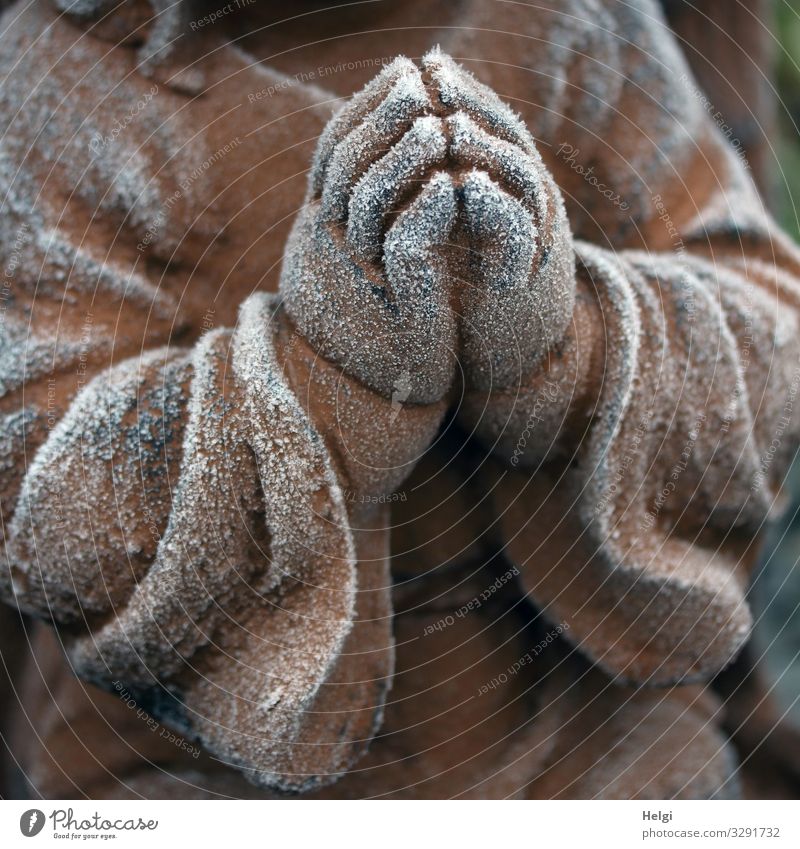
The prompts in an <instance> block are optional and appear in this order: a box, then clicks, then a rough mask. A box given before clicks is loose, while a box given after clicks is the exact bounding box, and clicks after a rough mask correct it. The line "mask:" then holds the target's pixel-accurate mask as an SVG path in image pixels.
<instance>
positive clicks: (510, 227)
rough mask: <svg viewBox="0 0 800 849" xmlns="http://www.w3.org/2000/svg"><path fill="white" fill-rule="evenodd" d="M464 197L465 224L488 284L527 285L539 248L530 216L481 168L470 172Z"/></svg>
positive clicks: (502, 286)
mask: <svg viewBox="0 0 800 849" xmlns="http://www.w3.org/2000/svg"><path fill="white" fill-rule="evenodd" d="M462 197H463V199H464V219H465V225H466V228H467V232H468V233H469V235H470V237H471V239H472V244H473V248H474V250H476V253H477V258H478V265H479V267H480V276H481V278H482V280H483V281H484V282H485V283H486V285H487V287H488V288H491V289H496V290H499V289H507V288H515V287H516V288H519V287H520V286H526V285H527V282H528V279H529V278H530V273H531V266H532V263H533V256H534V253H535V251H536V228H535V226H534V224H533V222H532V221H531V218H530V215H529V214H528V213H527V211H526V210H525V209H524V208H523V206H522V204H521V203H520V202H519V201H518V200H517V199H516V198H514V197H512V196H511V195H509V194H508V193H507V192H504V191H503V190H502V189H501V188H500V186H498V185H497V183H495V182H494V180H492V179H491V177H489V175H488V174H485V173H483V172H482V171H473V172H472V173H470V174H468V175H467V178H466V179H465V180H464V186H463V189H462Z"/></svg>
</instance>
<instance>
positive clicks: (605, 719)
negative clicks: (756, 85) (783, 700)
mask: <svg viewBox="0 0 800 849" xmlns="http://www.w3.org/2000/svg"><path fill="white" fill-rule="evenodd" d="M544 5H545V7H546V8H543V9H541V10H540V11H539V12H538V13H537V14H536V15H532V14H531V12H530V9H527V8H526V7H524V6H521V5H519V4H513V5H512V4H495V3H485V2H479V0H470V2H465V3H463V4H446V3H436V4H427V3H422V2H411V3H408V4H403V7H402V24H401V25H402V27H408V30H407V31H406V30H397V29H393V26H394V25H395V24H396V23H397V20H399V19H396V18H395V17H394V16H396V15H400V14H401V12H400V5H399V4H395V5H392V4H388V6H387V4H372V5H370V6H367V7H364V9H363V10H360V11H359V12H358V17H357V19H356V18H354V17H353V16H354V15H356V12H355V11H354V10H353V9H350V10H331V11H328V12H324V13H322V12H321V13H319V14H318V15H312V16H310V17H309V18H308V19H306V20H304V19H303V18H297V19H295V20H290V21H286V22H284V23H280V24H277V25H275V26H265V27H263V28H261V27H260V25H261V24H268V23H270V22H273V23H274V20H273V18H274V16H275V15H276V14H277V11H276V8H275V7H274V6H273V4H269V3H261V4H258V5H257V7H256V8H254V9H253V10H252V16H250V14H249V13H248V15H247V16H244V15H238V16H231V17H230V19H225V20H224V21H222V22H220V23H218V24H215V25H214V26H208V27H202V28H200V29H199V31H198V32H197V33H195V31H194V29H192V28H191V27H189V30H190V32H191V35H189V33H187V32H186V28H187V26H188V22H189V21H190V20H191V19H192V15H193V13H194V12H195V11H196V12H197V15H198V16H199V15H200V14H201V12H202V11H203V10H201V8H200V7H197V8H196V9H195V7H194V6H193V5H190V4H181V6H180V7H179V8H176V11H175V14H174V15H173V14H167V15H164V16H162V18H161V19H160V21H159V23H157V24H155V25H152V26H149V25H148V26H147V27H146V28H141V29H140V30H139V31H137V27H138V26H139V23H140V21H141V20H143V12H142V8H143V7H142V4H139V3H129V4H126V5H125V6H124V7H123V9H122V10H121V12H120V15H121V17H120V18H119V19H118V22H115V21H114V20H113V19H112V20H111V21H109V22H107V23H106V24H105V25H104V26H103V27H102V28H101V30H99V31H98V32H94V31H93V29H92V20H93V14H92V13H91V12H90V13H89V14H88V15H87V16H83V18H82V19H81V20H79V21H77V22H76V21H68V20H67V19H66V18H64V17H57V16H56V15H55V14H54V12H53V9H52V7H51V6H49V5H48V4H47V3H45V2H39V3H35V4H33V5H32V6H31V7H30V8H27V9H25V10H21V9H20V13H19V16H18V17H17V18H16V19H14V20H11V12H9V13H7V15H6V17H5V18H4V19H3V20H4V22H6V21H7V22H8V27H9V28H8V29H7V30H6V31H5V32H4V34H3V45H4V50H3V51H0V73H2V74H3V75H4V77H5V79H4V83H3V87H2V92H0V105H1V106H2V110H3V114H4V115H5V116H6V118H5V127H4V129H5V139H6V141H5V142H4V144H5V147H4V158H3V160H2V170H0V182H1V183H2V186H3V191H4V195H5V197H6V207H7V212H6V215H5V216H4V218H3V219H2V224H0V238H1V239H2V244H3V247H2V250H3V251H4V254H5V255H4V261H5V265H6V267H11V265H12V264H13V269H14V273H13V275H12V278H13V284H12V286H11V288H10V290H9V292H10V297H9V299H8V307H7V309H6V311H5V312H4V327H3V332H4V333H5V336H4V338H3V341H2V344H3V348H2V357H3V359H2V363H3V371H2V373H1V374H0V379H2V393H0V415H2V419H1V420H0V426H1V427H2V430H3V435H4V437H7V438H6V439H5V442H4V448H3V454H2V466H0V471H1V472H2V476H1V477H0V510H2V516H3V529H4V534H5V539H4V546H5V548H4V554H5V558H6V560H7V562H8V566H9V569H8V570H7V572H6V571H5V570H4V573H3V574H2V576H0V588H2V591H3V593H4V596H5V598H6V600H8V601H10V602H11V603H13V604H15V605H18V606H19V607H20V608H21V609H22V610H23V611H24V612H25V613H26V614H28V615H29V616H32V617H36V618H38V619H42V620H45V621H48V622H53V623H54V624H56V625H57V626H58V627H57V630H56V631H50V630H48V626H47V625H42V624H36V625H32V624H30V623H29V624H28V626H27V627H28V629H29V631H28V632H29V633H30V634H31V635H32V638H33V644H34V649H35V653H36V656H37V658H38V660H39V663H38V664H34V663H30V662H28V663H26V664H25V669H24V670H23V672H22V673H20V675H19V680H20V681H21V690H20V692H21V704H20V705H19V708H18V711H17V715H16V717H15V719H14V720H13V724H12V726H11V734H10V738H9V739H10V745H11V748H12V753H13V756H14V758H15V759H16V761H17V763H18V764H19V766H20V768H21V771H22V774H23V776H24V778H25V780H26V781H27V785H26V786H27V792H30V793H32V794H41V795H44V796H50V797H54V796H55V797H57V796H64V795H68V796H74V795H81V794H86V795H89V796H96V797H113V796H137V795H152V796H164V797H169V798H173V797H175V798H177V797H181V796H190V797H196V796H206V795H208V796H213V795H229V796H243V795H252V794H257V793H259V792H261V793H264V794H266V795H269V794H275V793H290V792H291V793H294V792H304V793H309V794H312V795H313V794H316V795H327V796H333V797H343V798H348V797H360V796H422V797H434V798H440V797H446V796H447V797H449V796H474V797H481V798H482V797H503V798H504V797H509V796H517V797H532V798H550V797H557V796H578V797H594V796H608V797H614V798H620V797H639V798H665V797H693V798H697V797H701V798H706V797H713V796H718V797H725V796H732V795H735V794H736V793H738V792H739V786H740V784H741V782H740V781H739V776H738V775H737V770H736V765H735V756H734V754H733V749H732V748H731V746H730V744H728V743H727V742H726V739H725V737H724V735H723V732H722V730H721V729H722V727H723V720H724V716H723V711H722V710H721V708H720V705H719V703H718V702H717V701H716V700H715V698H714V697H713V696H712V695H711V693H710V691H709V690H708V689H707V688H705V686H704V685H705V683H706V682H707V681H708V680H709V679H710V678H711V677H712V676H714V675H715V674H716V673H717V672H718V671H719V670H720V669H721V668H722V667H724V666H725V665H726V664H727V663H728V662H729V661H730V660H731V659H732V658H733V657H734V656H735V655H736V653H737V651H739V649H740V648H741V646H742V645H743V643H744V641H745V640H746V638H747V634H748V629H749V625H750V620H749V615H748V612H747V607H746V602H745V599H744V592H745V589H746V581H747V575H748V571H749V567H750V564H751V562H752V559H753V552H754V540H755V539H756V538H757V535H758V532H759V531H760V529H761V527H762V525H763V523H764V522H765V521H766V520H767V519H768V518H769V516H770V513H771V511H772V510H773V509H774V506H775V502H776V499H777V497H778V495H779V485H780V481H781V477H782V474H783V471H784V469H785V466H786V463H787V462H788V458H789V457H790V456H791V455H792V453H793V451H794V449H795V447H796V444H797V433H798V430H800V428H798V423H797V421H796V416H795V415H794V394H793V393H796V391H797V382H798V378H797V372H796V368H797V362H798V356H799V355H800V336H798V333H797V330H798V327H797V324H798V317H797V312H796V310H797V307H798V300H799V299H800V295H798V292H800V289H798V275H799V274H800V259H799V258H798V254H797V252H796V250H795V249H794V247H793V246H792V245H790V244H789V243H788V240H787V239H786V238H785V237H784V236H783V235H782V234H781V233H780V232H779V231H778V230H777V228H776V227H775V225H774V224H773V222H772V221H771V220H770V219H769V217H768V215H767V214H766V213H765V212H764V211H763V209H762V206H761V203H760V200H759V198H758V195H757V193H756V191H755V189H754V188H753V186H752V184H751V182H750V181H749V178H748V176H747V174H746V172H745V170H744V168H743V165H742V163H741V162H740V161H739V160H738V159H737V157H736V156H735V154H734V153H732V152H731V151H730V149H729V148H728V147H727V146H726V143H725V140H724V138H723V137H722V136H721V135H720V134H719V132H718V130H717V128H715V127H714V126H713V122H712V121H711V120H710V118H709V116H708V114H707V113H706V112H705V111H704V110H703V108H702V106H701V105H700V103H699V102H698V99H697V97H695V96H694V94H693V86H694V83H693V81H692V78H691V74H690V72H689V70H688V67H687V66H686V65H685V62H684V60H683V58H682V57H681V54H680V52H679V51H678V49H677V48H676V45H675V42H674V40H673V39H672V36H671V35H670V33H669V30H668V28H667V27H666V25H665V23H664V22H663V21H662V20H661V18H660V17H659V13H658V11H657V8H656V6H655V4H654V3H651V2H646V0H640V2H639V3H638V4H632V5H630V4H618V3H614V2H608V3H602V4H600V6H599V7H597V8H596V7H595V4H591V13H590V10H589V5H590V4H588V3H584V2H582V0H574V1H573V2H568V3H553V4H544ZM551 6H552V8H550V7H551ZM102 8H104V7H102V6H100V5H98V7H97V9H98V11H101V10H102ZM159 8H161V7H159ZM15 14H16V13H15ZM415 21H416V22H418V23H419V22H423V21H424V22H425V27H426V28H422V27H418V28H416V29H415V28H414V22H415ZM377 24H382V27H378V26H377ZM376 29H379V30H380V31H379V32H377V33H376V32H375V30H376ZM181 32H182V33H184V37H183V38H182V39H181V41H180V48H179V49H175V50H169V49H167V48H166V47H165V46H164V44H165V43H166V42H168V41H169V38H168V37H169V36H170V35H174V34H176V33H181ZM244 32H249V35H248V37H247V38H246V39H244V40H243V41H242V42H241V44H238V45H236V46H234V45H232V44H231V43H230V42H229V39H231V38H232V37H234V36H238V35H241V34H242V33H244ZM45 33H46V37H45V35H44V34H45ZM406 33H407V34H406ZM122 34H124V36H125V37H124V43H123V44H121V45H117V46H113V45H114V44H115V42H116V41H118V40H119V39H120V37H121V36H122ZM315 34H316V35H321V34H325V37H326V40H325V41H320V39H318V38H315V37H314V36H315ZM109 39H110V41H109ZM299 41H302V43H303V45H305V46H302V47H301V46H298V47H297V49H296V50H291V49H282V50H277V49H276V47H278V46H282V47H283V48H287V47H290V46H296V45H297V44H298V42H299ZM437 42H438V43H440V44H441V49H435V50H431V48H432V47H433V45H434V44H435V43H437ZM310 44H313V45H314V46H313V49H312V48H311V47H309V46H308V45H310ZM34 45H35V46H34ZM110 45H112V46H110ZM401 51H405V52H407V53H409V54H410V55H411V56H412V57H413V61H412V60H411V59H397V60H395V61H393V62H391V64H388V60H389V59H390V58H393V57H394V56H395V55H396V54H398V53H400V52H401ZM276 53H279V54H280V55H279V56H275V54H276ZM378 54H380V55H384V54H385V57H386V59H387V65H386V67H385V68H383V70H381V71H380V73H378V70H379V67H380V64H381V63H380V62H378V64H377V65H376V64H375V63H374V60H375V58H376V56H377V55H378ZM423 54H424V55H423ZM451 55H452V56H455V57H456V58H457V59H458V60H459V62H460V63H461V64H459V62H456V61H454V60H453V59H451V58H450V56H451ZM353 57H362V58H363V57H371V58H372V60H373V63H372V64H371V65H370V64H368V63H366V62H365V61H362V62H361V63H360V64H359V65H358V66H355V65H354V67H353V69H352V72H351V71H350V70H348V65H347V63H348V62H352V59H353ZM259 59H261V60H262V61H260V62H259V61H258V60H259ZM140 63H141V64H140ZM342 63H344V65H342ZM337 65H342V70H341V71H338V70H334V71H331V72H330V73H328V72H326V73H325V74H321V73H320V70H321V69H336V68H337ZM312 67H313V68H314V69H316V70H315V73H314V77H313V79H312V78H311V77H310V76H309V69H310V68H312ZM465 67H466V68H469V70H471V71H473V72H474V74H475V76H472V75H471V74H470V73H469V72H468V71H467V70H465ZM304 75H305V76H304ZM40 78H41V80H42V84H41V85H38V86H34V88H33V89H31V79H36V80H38V79H40ZM370 80H371V81H370ZM365 85H366V87H364V86H365ZM354 91H356V92H357V93H356V94H355V96H354V97H352V98H351V99H349V100H347V101H346V102H345V104H344V108H343V109H342V110H341V111H339V112H337V113H336V116H335V117H334V118H333V119H332V120H330V121H329V115H330V111H331V107H332V105H334V104H335V103H336V101H337V100H339V99H341V98H347V97H349V95H350V94H352V93H353V92H354ZM514 110H516V111H514ZM517 113H519V114H517ZM315 151H316V152H315ZM309 169H310V170H309ZM307 171H308V172H309V173H308V175H307V174H306V172H307ZM306 184H307V185H306ZM292 221H294V225H293V230H292V233H291V235H289V226H290V224H291V223H292ZM287 236H288V242H287ZM573 237H574V238H573ZM284 250H285V255H284ZM282 258H283V264H282V266H281V259H282ZM279 271H280V283H279ZM270 293H273V294H270ZM91 378H94V379H93V380H91V382H89V381H90V379H91ZM776 440H777V441H776ZM5 446H7V447H5ZM426 452H427V453H426ZM400 491H402V493H403V494H404V495H405V496H406V497H405V498H404V499H401V500H398V499H397V498H395V496H394V495H393V493H397V492H400ZM476 502H477V503H478V504H480V505H481V506H480V509H479V510H475V513H474V518H469V519H467V520H466V521H465V518H466V517H470V516H471V515H472V511H473V509H474V506H475V504H476ZM390 531H391V540H390ZM390 544H391V549H392V552H393V553H395V554H396V557H394V558H391V560H392V569H393V573H394V574H393V575H392V574H390V556H389V554H390ZM393 583H394V587H392V584H393ZM492 587H493V588H494V589H491V588H492ZM393 604H394V609H393V606H392V605H393ZM451 620H452V621H451ZM54 635H57V636H54ZM8 639H9V638H6V641H7V642H8ZM11 639H15V640H19V639H20V637H19V636H18V635H17V636H16V637H13V638H11ZM62 647H63V649H64V650H65V652H66V654H64V653H62ZM5 654H6V650H5V649H4V655H5ZM395 655H396V657H395ZM592 664H596V666H593V665H592ZM73 671H75V672H77V673H78V675H79V676H80V677H81V678H82V679H85V680H88V681H91V682H93V683H94V684H97V685H99V686H100V687H102V688H104V689H105V690H106V691H109V692H110V693H112V694H116V695H109V692H106V693H103V692H101V691H100V690H99V689H96V688H95V687H93V686H91V685H87V684H85V683H83V682H82V681H81V680H79V679H78V678H76V677H75V676H74V675H73ZM653 684H660V685H663V687H664V688H663V689H652V688H651V685H653ZM390 687H391V689H390ZM762 689H763V688H762ZM734 690H736V688H734ZM740 695H741V694H739V695H737V694H736V693H734V694H732V695H731V699H732V700H733V702H734V707H735V705H736V699H738V698H739V696H740ZM132 705H133V707H132ZM743 709H744V710H745V711H746V708H743ZM144 711H146V713H144ZM734 715H735V711H734ZM151 723H155V727H156V729H157V731H154V730H153V725H152V724H151ZM766 725H769V722H767V723H766ZM749 728H750V730H751V731H752V734H753V735H754V736H755V742H754V739H753V737H752V736H751V737H750V738H748V737H747V735H746V734H745V737H744V740H745V743H746V745H747V746H749V747H750V749H751V750H754V751H758V750H759V747H758V737H759V735H760V736H761V737H764V736H765V734H766V731H767V730H768V729H767V728H765V724H762V725H761V726H759V725H758V723H755V724H752V723H751V725H750V726H749ZM162 729H171V731H168V732H165V734H164V736H162V733H161V731H162ZM34 731H35V733H32V732H34ZM170 734H171V735H172V737H170ZM739 736H740V737H741V736H742V735H741V734H740V735H739ZM175 737H177V740H176V739H174V738H175ZM165 738H166V739H165ZM735 738H736V734H734V739H735ZM787 739H788V738H787ZM33 740H35V741H36V745H35V746H34V745H33V743H32V742H31V741H33ZM370 744H371V745H370ZM194 746H199V747H201V748H202V749H203V753H202V754H201V755H199V756H198V757H197V758H196V759H195V758H194V757H193V754H194V749H193V748H192V747H194ZM187 747H189V748H192V751H187ZM368 747H369V751H368V752H367V753H366V754H365V751H366V750H367V748H368ZM768 753H769V750H768V748H767V749H762V750H760V756H761V757H765V756H767V755H768ZM242 776H244V778H243V777H242ZM337 778H338V779H339V780H338V781H337V782H336V783H332V782H334V781H335V780H336V779H337ZM16 780H17V782H19V780H20V777H19V775H18V776H17V778H16ZM792 780H793V779H792V778H791V776H789V777H788V778H787V782H791V781H792ZM17 786H19V783H18V784H17ZM256 786H257V787H258V788H261V789H260V790H258V789H256ZM786 786H789V784H788V783H787V785H786Z"/></svg>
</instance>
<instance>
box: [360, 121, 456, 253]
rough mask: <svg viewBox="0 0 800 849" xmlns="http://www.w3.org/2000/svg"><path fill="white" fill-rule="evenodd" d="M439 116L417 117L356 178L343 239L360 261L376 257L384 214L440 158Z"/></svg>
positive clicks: (442, 139)
mask: <svg viewBox="0 0 800 849" xmlns="http://www.w3.org/2000/svg"><path fill="white" fill-rule="evenodd" d="M446 154H447V138H446V136H445V133H444V127H443V124H442V121H441V119H439V118H434V117H433V116H430V115H429V116H426V117H424V118H417V120H416V121H415V122H414V123H413V125H412V126H411V129H410V130H409V131H408V132H407V133H406V135H405V136H403V138H402V139H401V140H400V141H399V142H398V143H397V144H396V145H395V146H394V147H393V148H392V149H391V150H390V151H389V153H387V154H386V156H384V157H383V158H382V159H379V160H378V161H377V162H376V163H375V164H374V165H373V166H372V167H371V168H370V169H369V171H367V173H366V174H364V176H363V177H362V178H361V179H360V180H359V182H358V185H357V186H356V188H355V190H354V192H353V194H352V197H351V198H350V204H349V210H348V215H349V221H348V225H347V240H348V242H349V243H350V246H351V248H352V249H353V251H354V253H355V254H356V256H357V257H358V258H359V259H360V260H362V261H363V262H369V261H372V260H375V259H377V257H378V256H379V255H380V252H381V236H382V234H383V231H384V226H385V222H386V218H387V216H388V215H389V214H390V213H391V212H392V210H393V209H395V207H396V206H397V204H398V202H399V201H400V199H401V198H402V197H403V196H404V195H407V194H408V193H409V192H410V191H411V190H412V189H413V187H414V186H415V185H417V184H419V182H420V181H421V180H422V179H423V177H424V176H425V174H426V173H427V172H428V171H429V170H430V169H431V168H432V167H433V166H435V165H438V164H441V163H443V162H444V159H445V156H446Z"/></svg>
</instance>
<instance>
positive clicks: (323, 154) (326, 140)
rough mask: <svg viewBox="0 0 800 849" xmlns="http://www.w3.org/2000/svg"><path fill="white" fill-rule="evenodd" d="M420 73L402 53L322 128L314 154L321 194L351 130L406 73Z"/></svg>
mask: <svg viewBox="0 0 800 849" xmlns="http://www.w3.org/2000/svg"><path fill="white" fill-rule="evenodd" d="M414 75H417V76H419V71H418V70H417V67H416V65H414V63H413V62H412V61H411V60H410V59H406V57H405V56H398V57H397V59H395V60H394V61H393V62H391V63H390V64H389V65H386V66H385V67H384V68H383V69H382V70H381V72H380V73H379V74H378V75H377V76H376V77H374V78H373V79H371V80H370V81H369V82H368V83H367V84H366V85H365V86H364V88H362V89H361V90H360V91H358V92H356V93H355V94H354V95H353V96H352V97H351V98H349V99H348V100H347V101H346V103H345V104H344V105H343V106H342V107H341V109H339V111H338V112H337V113H336V114H335V115H334V116H333V118H331V120H330V121H329V122H328V124H327V125H326V127H325V129H324V130H323V131H322V135H321V136H320V137H319V142H318V144H317V150H316V152H315V154H314V164H313V165H312V185H313V188H314V192H315V193H316V194H317V195H319V194H321V192H322V187H323V184H324V181H325V172H326V170H327V167H328V163H329V161H330V158H331V156H333V152H334V150H335V148H336V145H337V144H339V142H340V141H342V139H344V138H345V136H347V135H348V133H350V132H352V131H353V130H354V129H355V128H356V127H357V126H358V125H359V124H361V123H362V121H364V119H365V118H366V117H367V115H369V113H370V112H372V111H373V110H374V109H376V108H377V107H378V106H379V105H380V103H381V102H382V101H383V100H385V99H386V97H387V95H388V94H389V92H390V91H391V90H392V87H393V86H394V85H395V83H396V82H397V81H398V80H399V79H400V78H401V77H403V76H414Z"/></svg>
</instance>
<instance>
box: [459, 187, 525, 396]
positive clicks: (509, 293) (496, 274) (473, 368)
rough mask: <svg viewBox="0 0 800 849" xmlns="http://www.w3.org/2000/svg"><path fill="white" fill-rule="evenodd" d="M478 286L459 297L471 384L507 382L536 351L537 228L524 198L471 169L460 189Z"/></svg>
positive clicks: (488, 385)
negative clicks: (533, 276)
mask: <svg viewBox="0 0 800 849" xmlns="http://www.w3.org/2000/svg"><path fill="white" fill-rule="evenodd" d="M462 197H463V202H464V222H465V227H466V230H467V233H468V235H469V237H470V242H471V246H472V249H473V252H474V266H475V270H474V276H473V279H474V280H475V281H476V283H477V287H476V289H475V290H473V291H472V292H470V293H468V297H462V304H463V307H462V309H463V319H464V320H463V325H462V350H463V354H464V357H465V359H466V361H467V362H468V363H469V364H470V383H471V385H472V386H473V387H478V388H481V389H489V388H491V387H492V386H496V385H500V386H509V385H512V384H513V383H514V382H515V381H517V380H518V379H519V376H520V374H522V373H523V371H524V370H525V369H526V368H527V367H528V366H529V365H530V364H531V363H532V361H533V359H534V357H535V356H536V355H537V353H538V345H539V343H538V341H537V340H538V339H539V338H540V336H541V334H540V323H541V316H540V309H539V304H537V300H536V295H535V293H534V292H533V291H532V290H531V286H530V281H531V271H532V267H533V259H534V254H535V252H536V232H535V228H534V225H533V222H532V221H531V218H530V215H529V214H528V213H527V211H526V210H525V209H524V208H523V206H522V204H521V203H520V202H519V201H518V200H517V199H516V198H513V197H512V196H511V195H509V194H508V193H506V192H504V191H503V190H502V189H501V188H500V187H499V186H498V185H497V184H496V183H495V182H494V181H493V180H492V179H491V178H490V177H489V176H488V175H487V174H485V173H482V172H479V171H475V172H472V173H471V174H469V175H468V176H467V178H466V180H465V181H464V186H463V190H462Z"/></svg>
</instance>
